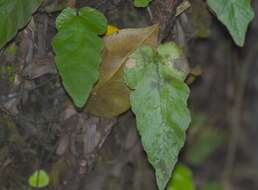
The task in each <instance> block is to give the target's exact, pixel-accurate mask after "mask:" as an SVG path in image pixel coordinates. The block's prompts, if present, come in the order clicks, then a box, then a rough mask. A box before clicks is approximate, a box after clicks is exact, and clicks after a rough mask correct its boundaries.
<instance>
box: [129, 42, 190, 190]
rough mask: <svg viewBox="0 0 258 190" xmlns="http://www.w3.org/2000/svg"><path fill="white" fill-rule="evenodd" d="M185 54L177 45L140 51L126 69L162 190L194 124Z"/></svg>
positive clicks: (134, 104)
mask: <svg viewBox="0 0 258 190" xmlns="http://www.w3.org/2000/svg"><path fill="white" fill-rule="evenodd" d="M180 56H181V51H180V49H179V48H178V47H177V46H176V45H175V44H174V43H167V44H163V45H161V46H160V47H159V48H158V50H155V49H153V48H151V47H149V46H143V47H141V48H139V49H137V50H136V51H135V52H134V53H133V54H132V55H131V56H130V59H129V60H128V62H127V63H126V66H125V71H124V78H125V81H126V83H127V84H128V86H129V87H130V88H131V89H132V90H134V91H133V92H132V93H131V96H130V102H131V105H132V110H133V112H134V113H135V115H136V121H137V128H138V131H139V133H140V135H141V140H142V143H143V146H144V149H145V151H146V153H147V156H148V159H149V162H150V163H151V164H152V166H153V167H154V168H155V173H156V178H157V184H158V187H159V189H160V190H163V189H164V188H165V187H166V184H167V182H168V181H169V179H170V177H171V172H172V170H173V168H174V166H175V164H176V162H177V157H178V154H179V151H180V149H181V148H182V146H183V144H184V141H185V131H186V129H187V127H188V125H189V123H190V113H189V111H188V109H187V98H188V95H189V89H188V87H187V85H186V84H185V83H184V79H185V76H186V73H184V72H182V71H181V70H179V69H178V68H179V67H178V64H179V61H180Z"/></svg>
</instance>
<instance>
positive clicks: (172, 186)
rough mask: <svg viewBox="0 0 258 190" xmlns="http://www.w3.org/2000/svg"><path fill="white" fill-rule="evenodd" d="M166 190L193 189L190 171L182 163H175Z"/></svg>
mask: <svg viewBox="0 0 258 190" xmlns="http://www.w3.org/2000/svg"><path fill="white" fill-rule="evenodd" d="M167 190H195V184H194V180H193V174H192V171H191V170H190V169H189V168H188V167H186V166H184V165H181V164H179V165H177V166H176V168H175V170H174V172H173V175H172V177H171V180H170V181H169V183H168V187H167Z"/></svg>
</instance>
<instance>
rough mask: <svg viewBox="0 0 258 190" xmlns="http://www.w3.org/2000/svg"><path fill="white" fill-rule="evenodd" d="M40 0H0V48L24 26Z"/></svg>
mask: <svg viewBox="0 0 258 190" xmlns="http://www.w3.org/2000/svg"><path fill="white" fill-rule="evenodd" d="M40 3H41V0H11V1H10V0H0V18H1V19H0V28H1V30H0V48H2V47H3V46H4V45H5V43H7V42H8V41H9V40H11V39H12V38H13V37H14V36H15V34H16V33H17V31H18V30H19V29H20V28H22V27H23V26H25V25H26V24H27V23H28V21H29V20H30V18H31V15H32V13H33V12H34V11H35V10H36V9H37V8H38V7H39V5H40Z"/></svg>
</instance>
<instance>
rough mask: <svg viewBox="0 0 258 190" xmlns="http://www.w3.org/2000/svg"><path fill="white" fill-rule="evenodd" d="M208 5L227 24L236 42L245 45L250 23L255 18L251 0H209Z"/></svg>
mask: <svg viewBox="0 0 258 190" xmlns="http://www.w3.org/2000/svg"><path fill="white" fill-rule="evenodd" d="M208 5H209V7H210V8H211V9H212V10H214V12H215V13H216V15H217V17H218V19H219V20H220V21H221V22H222V23H223V24H224V25H226V27H227V29H228V30H229V32H230V34H231V36H232V37H233V39H234V41H235V43H236V44H237V45H239V46H243V45H244V42H245V34H246V31H247V27H248V24H249V22H250V21H251V20H252V19H253V18H254V11H253V9H252V7H251V0H208Z"/></svg>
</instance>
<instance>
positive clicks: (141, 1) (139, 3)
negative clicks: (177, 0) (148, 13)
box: [134, 0, 152, 7]
mask: <svg viewBox="0 0 258 190" xmlns="http://www.w3.org/2000/svg"><path fill="white" fill-rule="evenodd" d="M151 1H152V0H134V6H136V7H147V6H148V5H149V3H150V2H151Z"/></svg>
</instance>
